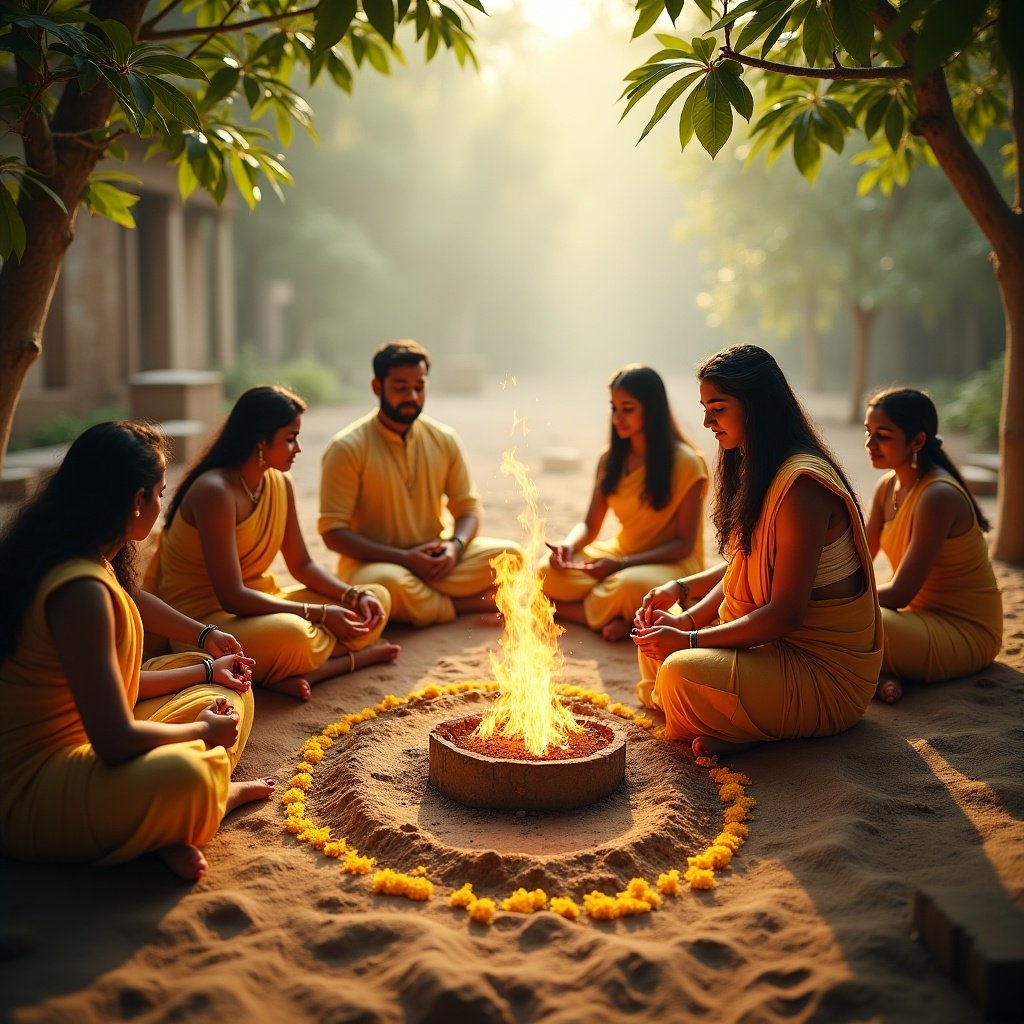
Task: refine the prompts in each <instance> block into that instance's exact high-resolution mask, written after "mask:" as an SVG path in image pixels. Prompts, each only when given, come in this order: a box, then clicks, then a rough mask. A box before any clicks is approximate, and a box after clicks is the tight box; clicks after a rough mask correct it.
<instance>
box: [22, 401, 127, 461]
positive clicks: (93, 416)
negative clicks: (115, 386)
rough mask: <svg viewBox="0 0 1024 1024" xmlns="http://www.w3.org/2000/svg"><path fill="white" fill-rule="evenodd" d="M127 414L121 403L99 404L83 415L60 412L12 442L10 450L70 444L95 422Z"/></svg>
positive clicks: (121, 417)
mask: <svg viewBox="0 0 1024 1024" xmlns="http://www.w3.org/2000/svg"><path fill="white" fill-rule="evenodd" d="M127 416H128V410H127V409H125V408H124V406H121V405H104V406H100V407H99V408H96V409H93V410H92V411H91V412H89V413H87V414H85V415H84V416H69V415H68V414H67V413H61V414H60V415H58V416H54V417H53V418H52V419H50V420H47V422H46V423H45V424H43V425H42V426H41V427H39V428H38V429H37V430H35V431H33V432H32V433H31V434H30V435H29V436H28V437H27V438H25V439H24V440H22V441H20V442H19V443H17V444H14V443H12V444H11V450H12V451H20V450H23V449H26V448H50V447H52V446H54V445H61V444H70V443H71V442H72V441H74V439H75V438H76V437H78V435H79V434H81V433H82V431H84V430H87V429H88V428H89V427H91V426H94V425H95V424H97V423H104V422H106V421H107V420H123V419H126V418H127Z"/></svg>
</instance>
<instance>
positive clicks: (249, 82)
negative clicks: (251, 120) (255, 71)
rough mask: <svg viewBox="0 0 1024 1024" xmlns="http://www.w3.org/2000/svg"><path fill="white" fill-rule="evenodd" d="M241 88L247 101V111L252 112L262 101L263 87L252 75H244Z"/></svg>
mask: <svg viewBox="0 0 1024 1024" xmlns="http://www.w3.org/2000/svg"><path fill="white" fill-rule="evenodd" d="M242 88H243V89H244V90H245V98H246V99H247V100H248V101H249V109H250V110H252V109H253V107H255V106H256V104H257V103H259V101H260V100H261V99H263V86H262V85H260V83H259V81H258V80H257V79H255V78H253V77H252V75H246V76H245V77H244V78H243V79H242Z"/></svg>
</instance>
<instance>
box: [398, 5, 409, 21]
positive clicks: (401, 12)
mask: <svg viewBox="0 0 1024 1024" xmlns="http://www.w3.org/2000/svg"><path fill="white" fill-rule="evenodd" d="M411 6H412V0H398V20H399V21H402V19H403V18H405V16H406V15H407V14H408V13H409V8H410V7H411Z"/></svg>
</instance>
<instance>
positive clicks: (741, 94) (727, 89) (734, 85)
mask: <svg viewBox="0 0 1024 1024" xmlns="http://www.w3.org/2000/svg"><path fill="white" fill-rule="evenodd" d="M728 63H732V62H731V61H727V62H726V64H728ZM726 64H721V65H720V66H719V67H718V68H716V69H715V70H716V71H717V72H718V73H719V74H718V84H719V86H720V87H721V89H722V91H723V92H724V93H725V95H726V96H727V97H728V99H729V102H730V103H731V104H732V105H733V106H734V107H735V108H736V113H738V114H739V115H740V117H742V118H743V120H744V121H749V120H750V117H751V115H752V114H753V113H754V97H753V95H751V92H750V90H749V89H748V88H747V83H746V82H744V81H743V79H742V78H740V77H738V76H737V75H736V73H735V72H732V71H730V70H729V69H728V68H727V67H726Z"/></svg>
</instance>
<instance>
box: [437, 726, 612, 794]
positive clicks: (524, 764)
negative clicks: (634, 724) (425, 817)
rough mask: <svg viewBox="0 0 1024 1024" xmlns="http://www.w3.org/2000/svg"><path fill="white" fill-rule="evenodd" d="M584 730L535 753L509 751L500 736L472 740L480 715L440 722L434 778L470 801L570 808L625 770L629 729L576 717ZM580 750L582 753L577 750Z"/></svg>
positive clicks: (607, 788) (609, 786) (441, 789)
mask: <svg viewBox="0 0 1024 1024" xmlns="http://www.w3.org/2000/svg"><path fill="white" fill-rule="evenodd" d="M576 721H577V722H578V723H579V724H580V725H582V726H583V728H584V732H583V733H581V734H572V736H571V744H572V748H571V749H569V750H557V751H553V752H551V754H549V755H548V756H546V757H542V758H535V757H533V756H532V755H530V754H528V753H524V752H522V747H521V744H518V746H519V748H520V753H519V754H518V756H517V754H516V752H515V751H513V752H511V753H510V752H509V751H508V750H506V749H503V748H506V747H508V746H509V745H510V744H509V743H508V742H507V741H504V740H502V739H501V738H499V737H493V738H492V739H490V740H487V741H477V740H472V739H471V737H472V734H473V731H474V730H475V729H476V727H477V726H478V725H479V724H480V716H479V715H475V716H470V717H468V718H457V719H453V720H452V721H448V722H441V723H440V724H439V725H437V726H436V727H435V728H434V729H432V730H431V731H430V740H429V759H430V775H429V779H430V784H431V785H432V786H433V787H434V788H435V789H437V790H438V791H439V792H441V793H443V794H444V795H445V796H446V797H448V798H449V799H450V800H455V801H457V802H458V803H460V804H464V805H465V806H467V807H482V808H490V809H494V810H516V811H567V810H572V809H573V808H576V807H585V806H586V805H587V804H592V803H594V801H595V800H600V799H601V798H602V797H605V796H608V794H609V793H612V792H614V791H615V789H617V788H618V786H619V783H620V782H622V780H623V777H624V776H625V771H626V733H625V730H623V729H622V728H621V727H620V726H618V725H616V724H614V723H612V722H604V721H598V720H597V719H596V718H588V717H586V716H583V715H579V716H577V717H576ZM577 751H582V753H577Z"/></svg>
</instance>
